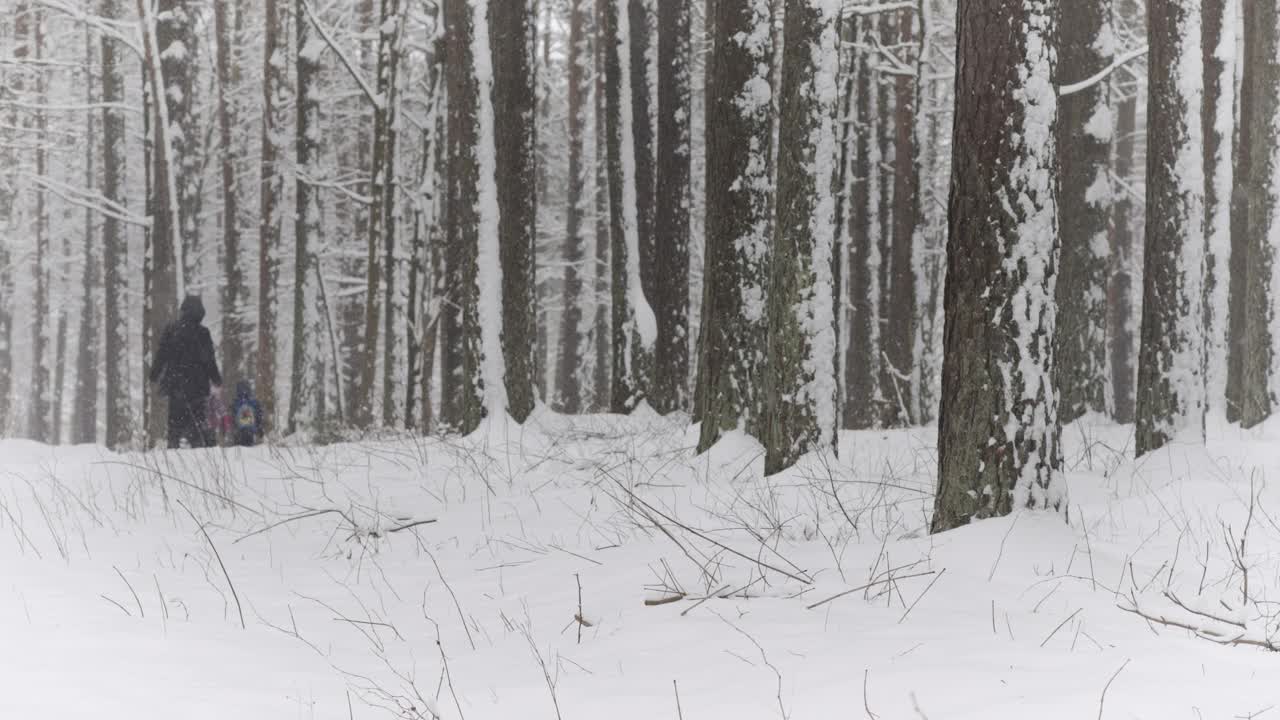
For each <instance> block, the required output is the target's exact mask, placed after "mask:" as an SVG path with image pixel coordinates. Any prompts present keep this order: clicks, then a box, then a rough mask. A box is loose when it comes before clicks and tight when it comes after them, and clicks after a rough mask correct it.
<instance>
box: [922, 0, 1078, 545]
mask: <svg viewBox="0 0 1280 720" xmlns="http://www.w3.org/2000/svg"><path fill="white" fill-rule="evenodd" d="M1006 13H1009V14H1010V15H1011V17H1010V16H1006ZM1055 16H1056V12H1055V8H1054V7H1053V5H1052V4H1051V3H1049V2H1046V1H1044V0H1034V1H1032V2H1028V3H1025V4H1022V5H1020V6H1018V7H1016V8H1012V9H1010V8H1009V6H1008V5H1007V4H1006V3H1003V2H1000V0H960V4H959V12H958V15H957V17H958V18H959V22H958V25H957V28H956V33H957V53H956V58H957V65H956V117H955V138H954V141H953V143H952V148H953V150H952V186H951V200H950V205H949V208H948V217H949V221H950V232H949V237H948V241H947V270H948V272H947V287H946V298H945V301H944V303H945V312H946V330H945V340H944V346H945V347H944V358H943V369H942V398H941V401H942V402H941V408H940V410H941V412H940V416H939V422H938V463H939V468H938V493H937V496H936V501H935V505H934V517H933V531H934V532H940V531H943V530H949V529H951V528H954V527H957V526H960V525H964V524H966V523H968V522H970V521H972V520H976V519H981V518H986V517H992V516H997V515H1005V514H1008V513H1009V512H1010V511H1011V510H1013V508H1014V507H1035V508H1054V509H1059V510H1061V509H1063V508H1064V507H1065V502H1064V501H1065V492H1064V488H1062V487H1061V486H1060V484H1059V481H1060V478H1058V476H1057V474H1056V473H1055V471H1054V465H1055V463H1057V462H1058V447H1057V440H1058V430H1057V418H1058V413H1057V407H1056V397H1057V396H1056V393H1055V392H1054V389H1053V384H1052V372H1053V330H1054V320H1055V317H1054V315H1055V313H1054V311H1055V308H1054V304H1053V302H1052V298H1053V293H1054V284H1055V280H1056V275H1055V271H1056V267H1055V266H1056V264H1057V256H1058V228H1057V222H1056V219H1057V218H1056V204H1057V189H1058V188H1057V182H1056V179H1055V177H1056V173H1057V161H1056V147H1055V146H1056V142H1055V138H1054V128H1055V124H1056V122H1057V117H1056V115H1057V110H1056V104H1057V98H1056V91H1055V88H1054V80H1055V76H1056V72H1055V66H1054V62H1055V60H1054V54H1053V51H1052V41H1053V40H1052V39H1053V37H1054V32H1055V28H1054V21H1055ZM996 18H1000V19H999V20H997V19H996ZM1006 18H1007V19H1006ZM1008 198H1019V201H1018V202H1016V203H1010V202H1008V200H1007V199H1008Z"/></svg>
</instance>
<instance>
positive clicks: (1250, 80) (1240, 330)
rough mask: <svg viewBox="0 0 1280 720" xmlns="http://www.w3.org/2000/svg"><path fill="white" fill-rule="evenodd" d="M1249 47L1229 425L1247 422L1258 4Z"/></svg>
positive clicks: (1238, 170) (1236, 192) (1238, 165)
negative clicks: (1251, 196) (1250, 201)
mask: <svg viewBox="0 0 1280 720" xmlns="http://www.w3.org/2000/svg"><path fill="white" fill-rule="evenodd" d="M1243 11H1244V38H1243V40H1244V43H1243V48H1242V52H1243V53H1244V54H1243V58H1244V60H1243V62H1242V63H1241V75H1242V78H1241V83H1240V122H1239V125H1238V128H1239V136H1238V139H1237V143H1236V148H1235V177H1234V184H1235V187H1234V189H1233V191H1232V194H1231V258H1230V265H1229V269H1230V276H1231V277H1230V281H1229V285H1230V288H1229V291H1228V301H1227V302H1228V310H1227V386H1226V400H1227V408H1226V410H1227V420H1229V421H1231V422H1237V421H1239V420H1241V419H1242V418H1243V416H1244V404H1245V403H1244V396H1245V379H1244V366H1245V358H1246V352H1247V347H1246V345H1247V343H1246V340H1245V335H1246V332H1247V322H1246V317H1247V316H1248V315H1249V314H1250V312H1251V310H1252V309H1251V308H1249V307H1248V305H1247V301H1248V284H1249V225H1250V207H1249V188H1250V187H1251V186H1252V185H1253V163H1254V158H1253V128H1252V127H1251V125H1252V120H1251V118H1252V117H1253V114H1254V109H1253V106H1254V104H1255V102H1256V100H1255V95H1256V86H1257V82H1258V81H1257V76H1258V68H1256V67H1255V66H1254V64H1253V63H1252V62H1249V58H1252V57H1254V56H1255V53H1256V50H1255V48H1256V47H1257V45H1258V42H1259V40H1260V38H1259V34H1260V33H1261V30H1262V28H1261V27H1260V26H1259V25H1258V22H1257V9H1256V6H1255V4H1254V3H1253V2H1245V3H1244V6H1243Z"/></svg>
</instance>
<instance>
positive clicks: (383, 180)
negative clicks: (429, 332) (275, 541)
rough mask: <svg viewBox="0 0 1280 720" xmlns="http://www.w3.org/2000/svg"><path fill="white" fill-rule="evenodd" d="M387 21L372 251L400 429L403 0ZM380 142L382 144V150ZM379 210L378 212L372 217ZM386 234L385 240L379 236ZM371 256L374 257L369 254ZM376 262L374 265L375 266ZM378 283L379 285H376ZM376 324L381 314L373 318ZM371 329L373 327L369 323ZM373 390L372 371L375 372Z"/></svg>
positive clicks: (392, 411)
mask: <svg viewBox="0 0 1280 720" xmlns="http://www.w3.org/2000/svg"><path fill="white" fill-rule="evenodd" d="M381 17H382V22H381V23H380V24H379V26H378V27H379V32H378V73H377V77H378V87H377V92H378V97H379V98H380V99H381V101H382V103H383V106H382V108H381V109H380V111H378V110H375V112H374V123H373V124H374V137H375V139H374V152H373V172H372V177H373V187H372V192H373V197H374V201H373V207H372V208H370V213H371V217H373V220H374V222H373V223H371V224H370V234H369V251H370V253H373V252H374V250H375V246H376V244H377V243H379V242H380V243H381V245H382V250H383V256H382V272H381V280H382V284H383V297H382V300H381V302H382V312H381V316H382V426H383V427H395V426H396V417H397V408H396V392H395V390H396V383H397V382H398V381H399V380H400V377H401V376H400V374H399V367H398V364H397V362H398V353H397V349H396V320H397V317H398V314H399V307H398V305H399V303H398V302H397V299H398V297H399V295H398V293H397V290H396V281H397V278H398V276H399V263H398V262H397V261H396V243H397V242H398V240H399V238H398V233H399V230H400V205H399V203H397V202H396V199H397V198H396V190H397V185H398V176H397V174H396V155H397V152H398V147H399V143H400V130H399V113H400V110H399V104H400V56H401V43H402V42H403V38H404V32H405V29H404V22H405V20H404V17H403V10H402V5H401V0H383V3H382V14H381ZM379 143H381V148H379V145H378V144H379ZM372 213H377V215H376V216H375V215H372ZM379 235H380V236H381V237H380V238H379V237H378V236H379ZM370 257H371V258H372V257H373V256H372V255H370ZM371 266H372V265H371ZM371 287H376V283H374V284H373V285H371ZM369 299H370V301H371V302H372V303H374V304H376V303H377V302H379V301H378V299H377V293H376V292H374V293H371V294H370V296H369ZM371 317H372V319H373V320H374V322H375V323H376V322H377V317H378V315H377V313H375V314H374V315H372V316H371ZM370 327H372V326H370ZM377 344H378V343H377V331H376V330H375V331H373V341H372V342H371V343H370V348H371V349H370V353H371V354H372V353H374V352H376V348H377ZM369 378H370V383H371V384H370V388H372V380H373V374H372V372H371V374H370V376H369Z"/></svg>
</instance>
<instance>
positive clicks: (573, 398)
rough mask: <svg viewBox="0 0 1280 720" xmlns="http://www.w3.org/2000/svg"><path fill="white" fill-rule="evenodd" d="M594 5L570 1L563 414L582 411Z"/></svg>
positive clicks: (559, 359) (559, 368)
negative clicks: (589, 36)
mask: <svg viewBox="0 0 1280 720" xmlns="http://www.w3.org/2000/svg"><path fill="white" fill-rule="evenodd" d="M590 16H591V7H590V5H589V0H570V5H569V47H568V50H567V52H568V65H569V80H568V83H569V88H568V89H569V97H568V100H569V178H568V179H569V197H568V202H567V203H566V207H565V237H564V250H563V262H564V266H565V269H564V288H563V290H564V296H563V297H564V300H563V305H564V311H563V314H562V315H561V319H560V348H559V352H558V353H557V355H556V382H555V394H556V395H555V401H554V403H553V405H554V407H556V408H557V409H558V410H560V411H562V412H565V413H577V412H581V411H582V408H583V402H582V400H583V388H582V379H583V378H582V373H581V368H582V365H583V363H584V361H585V358H584V356H583V350H584V348H583V345H584V344H585V343H584V341H585V339H586V338H585V337H584V335H583V312H582V310H583V306H584V304H585V303H584V297H583V289H584V283H583V278H584V277H586V278H588V279H589V278H591V276H592V274H591V273H590V272H589V270H590V267H591V266H590V264H588V263H587V262H586V249H587V242H588V239H587V233H586V221H587V217H588V213H589V211H590V208H589V206H588V202H589V200H590V198H589V197H588V195H587V169H588V165H587V162H586V157H585V154H586V132H587V129H588V123H589V122H590V120H591V116H590V114H589V109H590V105H589V101H590V98H591V88H590V85H589V84H588V83H589V82H590V80H589V78H590V76H591V73H590V72H588V69H589V68H590V63H591V59H592V58H591V52H590V47H589V43H588V39H587V30H588V25H589V23H590Z"/></svg>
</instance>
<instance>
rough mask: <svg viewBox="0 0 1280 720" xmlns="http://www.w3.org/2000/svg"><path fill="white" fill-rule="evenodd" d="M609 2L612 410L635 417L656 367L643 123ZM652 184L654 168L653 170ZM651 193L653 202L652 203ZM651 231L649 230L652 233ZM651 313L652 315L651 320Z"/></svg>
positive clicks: (626, 49) (624, 38) (622, 21)
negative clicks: (643, 221) (645, 265)
mask: <svg viewBox="0 0 1280 720" xmlns="http://www.w3.org/2000/svg"><path fill="white" fill-rule="evenodd" d="M627 2H629V0H607V2H606V3H605V12H604V31H603V33H602V35H601V37H602V38H603V40H604V44H605V47H604V70H605V128H606V135H607V136H606V147H607V153H608V172H607V177H608V183H609V238H610V243H609V260H610V268H611V270H612V272H611V275H610V279H611V283H610V297H611V298H612V313H611V320H612V325H613V333H612V346H611V349H612V353H611V360H612V362H611V365H612V380H613V382H612V385H611V391H610V400H611V402H610V410H611V411H612V412H615V413H627V412H630V411H631V410H632V409H633V408H634V407H635V406H636V404H637V403H638V402H639V401H640V400H642V399H643V398H644V397H645V396H646V393H647V387H648V377H649V373H650V365H651V363H652V355H651V353H652V343H653V340H654V338H653V332H656V331H651V328H650V327H649V326H647V325H646V322H649V323H652V311H651V310H650V309H649V307H648V304H647V300H646V299H645V291H644V286H643V281H642V274H641V272H640V265H641V262H642V260H643V257H642V256H641V249H642V245H641V237H640V220H639V204H638V201H639V197H640V192H639V186H640V183H639V173H638V168H639V165H640V160H639V156H640V155H641V152H640V149H639V148H637V146H636V144H635V142H634V141H635V133H636V130H635V127H636V126H637V125H639V124H641V123H643V122H645V119H644V118H636V117H635V116H634V113H633V110H634V102H633V101H634V96H635V93H636V92H638V90H637V89H636V88H633V87H632V86H631V77H632V76H631V66H632V58H631V43H630V35H631V33H630V17H629V13H627V12H626V8H625V7H624V4H625V3H627ZM649 172H650V176H649V178H648V179H649V180H650V181H651V180H652V165H650V168H649ZM652 197H653V195H652V190H651V189H650V190H649V191H648V199H649V200H650V202H651V201H652ZM651 230H652V226H650V231H651ZM646 313H647V314H648V315H647V317H646Z"/></svg>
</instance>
